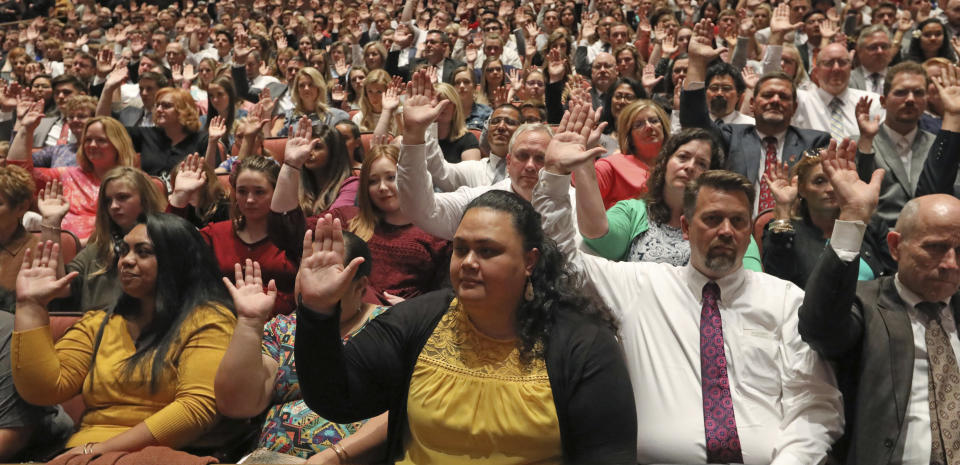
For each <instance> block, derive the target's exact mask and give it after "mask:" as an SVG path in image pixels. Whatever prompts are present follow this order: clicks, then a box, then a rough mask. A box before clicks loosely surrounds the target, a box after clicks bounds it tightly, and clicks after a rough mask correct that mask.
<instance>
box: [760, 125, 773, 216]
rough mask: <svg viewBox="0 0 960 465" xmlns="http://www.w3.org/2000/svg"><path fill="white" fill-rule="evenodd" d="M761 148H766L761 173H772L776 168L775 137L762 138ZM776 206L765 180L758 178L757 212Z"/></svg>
mask: <svg viewBox="0 0 960 465" xmlns="http://www.w3.org/2000/svg"><path fill="white" fill-rule="evenodd" d="M763 146H764V148H766V156H765V157H764V159H763V172H764V173H772V172H773V170H775V169H776V168H777V139H776V138H775V137H764V138H763ZM775 205H776V202H775V201H774V200H773V193H772V192H770V185H769V184H767V180H766V178H760V205H759V207H760V209H759V210H758V211H761V212H762V211H764V210H769V209H771V208H773V207H774V206H775Z"/></svg>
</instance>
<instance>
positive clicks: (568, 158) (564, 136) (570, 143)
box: [545, 102, 606, 174]
mask: <svg viewBox="0 0 960 465" xmlns="http://www.w3.org/2000/svg"><path fill="white" fill-rule="evenodd" d="M594 114H595V113H594V111H593V108H592V107H591V106H590V104H589V103H587V102H577V103H576V104H575V105H573V107H572V108H571V109H570V110H567V111H566V112H564V114H563V118H562V119H561V120H560V125H559V126H558V127H557V133H556V134H555V135H554V136H553V138H552V139H550V144H549V145H547V151H546V164H545V168H546V169H547V171H549V172H551V173H556V174H570V173H571V172H572V171H573V170H574V169H576V168H577V167H578V166H580V165H581V164H583V163H587V162H593V160H594V159H595V158H597V157H599V156H600V155H603V154H604V152H605V151H606V149H604V148H603V147H595V148H592V149H589V150H588V149H587V141H588V139H589V138H590V133H591V131H593V128H594V120H593V118H594Z"/></svg>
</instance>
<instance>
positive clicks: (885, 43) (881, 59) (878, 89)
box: [850, 24, 893, 95]
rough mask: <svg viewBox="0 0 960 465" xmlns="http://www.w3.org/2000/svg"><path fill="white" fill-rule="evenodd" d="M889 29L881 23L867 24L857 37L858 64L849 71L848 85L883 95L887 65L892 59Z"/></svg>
mask: <svg viewBox="0 0 960 465" xmlns="http://www.w3.org/2000/svg"><path fill="white" fill-rule="evenodd" d="M892 47H893V42H892V40H891V37H890V30H889V29H887V27H886V26H884V25H882V24H874V25H872V26H868V27H866V28H864V29H863V31H862V32H860V37H859V38H858V39H857V58H858V59H859V60H860V66H858V67H856V68H855V69H854V70H853V71H852V72H851V73H850V87H852V88H854V89H860V90H866V91H870V92H873V93H875V94H880V95H883V82H884V79H885V78H886V75H887V67H888V66H890V61H891V60H892V59H893V54H891V53H890V49H891V48H892Z"/></svg>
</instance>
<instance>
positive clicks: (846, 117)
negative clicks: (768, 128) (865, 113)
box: [793, 43, 883, 139]
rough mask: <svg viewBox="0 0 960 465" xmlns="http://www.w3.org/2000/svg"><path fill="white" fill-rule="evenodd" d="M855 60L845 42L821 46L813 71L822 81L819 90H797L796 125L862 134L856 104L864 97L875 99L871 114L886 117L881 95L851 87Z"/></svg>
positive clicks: (833, 134) (839, 136)
mask: <svg viewBox="0 0 960 465" xmlns="http://www.w3.org/2000/svg"><path fill="white" fill-rule="evenodd" d="M852 63H853V60H852V59H851V58H850V53H849V52H848V51H847V48H846V47H845V46H844V45H843V44H838V43H832V44H829V45H827V46H826V47H823V48H822V49H820V53H818V54H817V64H816V66H814V67H813V75H814V77H815V78H816V80H817V82H818V83H819V87H818V88H817V89H816V90H813V91H808V90H803V89H800V90H797V97H798V99H797V100H798V101H797V104H798V105H797V112H796V114H794V115H793V124H794V125H795V126H797V127H801V128H807V129H816V130H818V131H824V132H828V133H830V136H831V137H833V138H834V139H842V138H846V137H849V138H852V139H856V138H858V137H860V129H859V127H858V126H857V115H856V107H857V102H859V101H860V99H861V98H862V97H868V98H871V99H873V104H872V105H871V106H870V115H871V117H874V116H878V115H879V116H880V117H881V118H882V117H883V109H882V108H880V96H879V95H878V94H874V93H873V92H867V91H865V90H859V89H851V88H849V86H848V85H849V83H850V71H851V69H852V68H853V64H852Z"/></svg>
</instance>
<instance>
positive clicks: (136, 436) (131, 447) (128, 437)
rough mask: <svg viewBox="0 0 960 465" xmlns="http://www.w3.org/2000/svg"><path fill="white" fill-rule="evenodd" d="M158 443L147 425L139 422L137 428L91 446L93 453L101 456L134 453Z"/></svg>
mask: <svg viewBox="0 0 960 465" xmlns="http://www.w3.org/2000/svg"><path fill="white" fill-rule="evenodd" d="M158 444H159V441H157V438H155V437H153V433H151V432H150V429H149V428H147V424H146V423H143V422H140V423H137V426H134V427H133V428H130V429H128V430H126V431H124V432H122V433H120V434H118V435H116V436H114V437H112V438H110V439H107V440H106V441H103V442H101V443H97V444H94V445H93V453H95V454H102V453H105V452H114V451H129V452H134V451H138V450H140V449H143V448H144V447H147V446H155V445H158Z"/></svg>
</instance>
